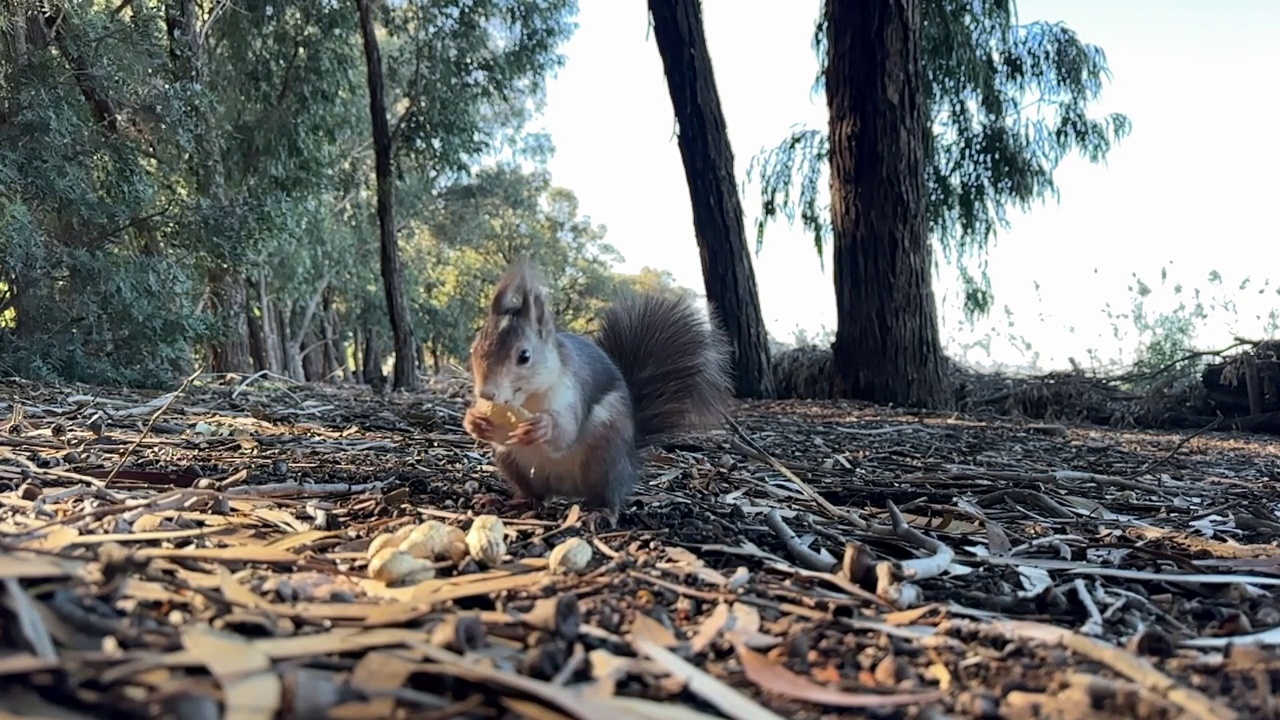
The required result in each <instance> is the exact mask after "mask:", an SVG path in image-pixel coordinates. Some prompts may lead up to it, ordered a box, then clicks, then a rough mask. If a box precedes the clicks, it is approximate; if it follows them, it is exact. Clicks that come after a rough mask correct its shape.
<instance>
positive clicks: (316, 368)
mask: <svg viewBox="0 0 1280 720" xmlns="http://www.w3.org/2000/svg"><path fill="white" fill-rule="evenodd" d="M324 345H325V343H324V341H323V340H322V339H321V338H320V336H319V335H317V334H316V331H315V328H314V327H309V328H307V331H306V332H305V333H303V334H302V371H303V372H302V374H303V376H304V377H305V378H306V379H307V382H324V381H325V380H326V377H327V373H326V371H325V362H324Z"/></svg>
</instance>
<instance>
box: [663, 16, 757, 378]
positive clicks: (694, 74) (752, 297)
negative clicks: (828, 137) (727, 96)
mask: <svg viewBox="0 0 1280 720" xmlns="http://www.w3.org/2000/svg"><path fill="white" fill-rule="evenodd" d="M649 12H650V14H651V15H652V18H653V35H654V39H655V40H656V42H657V45H658V53H659V54H660V55H661V56H662V64H663V67H664V69H665V72H666V76H667V89H668V91H669V92H670V94H671V105H672V107H673V109H674V111H675V116H676V121H677V122H678V123H679V126H680V127H679V142H680V156H681V158H682V159H683V161H684V173H685V179H686V180H687V182H688V185H689V198H690V200H691V201H692V205H693V225H694V230H695V232H696V234H697V238H698V249H699V251H700V253H699V254H700V255H701V258H702V277H703V281H704V282H705V283H706V289H707V300H708V301H709V302H710V303H711V304H712V306H713V307H714V308H715V309H716V311H717V312H718V313H719V315H720V319H721V321H722V323H723V324H724V328H725V330H726V331H727V332H728V335H729V339H730V340H731V341H732V343H733V349H734V375H735V378H734V379H735V383H736V385H737V394H738V396H739V397H744V398H746V397H751V398H770V397H773V395H774V387H773V371H772V367H771V359H770V357H769V340H768V335H767V334H766V332H765V327H764V318H763V316H762V315H761V313H760V299H759V294H758V293H757V291H756V277H755V270H754V269H753V268H752V266H751V255H750V252H749V250H748V249H747V232H746V227H745V225H744V222H743V217H742V200H741V198H739V197H738V185H737V182H736V180H735V175H734V167H733V150H732V148H731V147H730V145H729V133H728V130H727V129H726V127H725V119H724V112H723V111H722V110H721V108H720V95H719V93H718V92H717V90H716V81H715V75H714V74H713V73H712V69H711V57H710V55H709V53H708V52H707V41H706V37H705V36H704V34H703V29H702V12H701V9H700V8H699V0H649Z"/></svg>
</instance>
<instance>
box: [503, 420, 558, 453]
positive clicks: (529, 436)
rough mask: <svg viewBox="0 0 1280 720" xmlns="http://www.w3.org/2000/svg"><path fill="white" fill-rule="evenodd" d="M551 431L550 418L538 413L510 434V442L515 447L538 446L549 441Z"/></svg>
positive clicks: (552, 427)
mask: <svg viewBox="0 0 1280 720" xmlns="http://www.w3.org/2000/svg"><path fill="white" fill-rule="evenodd" d="M553 429H554V426H553V425H552V424H551V416H550V415H547V414H546V413H538V414H537V415H534V416H533V417H532V418H530V419H529V420H526V421H525V422H522V423H520V425H518V426H517V427H516V429H515V431H514V432H512V433H511V436H510V442H512V443H515V444H516V445H540V444H542V443H544V442H546V441H548V440H550V439H551V431H552V430H553Z"/></svg>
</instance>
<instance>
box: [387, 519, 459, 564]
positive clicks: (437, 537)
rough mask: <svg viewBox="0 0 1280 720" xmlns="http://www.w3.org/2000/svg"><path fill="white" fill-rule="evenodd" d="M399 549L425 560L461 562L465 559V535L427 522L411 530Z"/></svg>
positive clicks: (433, 521)
mask: <svg viewBox="0 0 1280 720" xmlns="http://www.w3.org/2000/svg"><path fill="white" fill-rule="evenodd" d="M399 549H400V550H401V551H402V552H407V553H409V554H410V555H412V556H413V557H416V558H422V559H425V560H450V561H452V562H454V563H459V562H462V560H463V559H465V558H466V557H467V544H466V535H465V534H464V533H463V532H462V528H459V527H454V526H453V525H446V524H444V523H442V522H440V521H439V520H428V521H427V522H424V523H422V524H421V525H419V526H417V527H416V528H414V529H413V532H411V533H409V537H407V538H405V540H404V542H402V543H400V545H399Z"/></svg>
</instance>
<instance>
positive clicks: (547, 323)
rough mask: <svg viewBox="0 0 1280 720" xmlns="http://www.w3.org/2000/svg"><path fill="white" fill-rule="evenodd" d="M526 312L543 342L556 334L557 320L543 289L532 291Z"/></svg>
mask: <svg viewBox="0 0 1280 720" xmlns="http://www.w3.org/2000/svg"><path fill="white" fill-rule="evenodd" d="M524 311H525V313H526V316H527V317H528V318H529V321H530V322H532V323H533V326H534V327H536V328H537V329H538V334H539V335H540V336H542V339H543V340H549V339H551V337H552V336H553V335H555V334H556V320H555V317H554V316H553V315H552V314H551V305H550V303H549V302H548V298H547V292H546V290H544V289H542V288H533V289H531V290H530V291H529V295H528V301H527V302H526V303H525V307H524Z"/></svg>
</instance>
